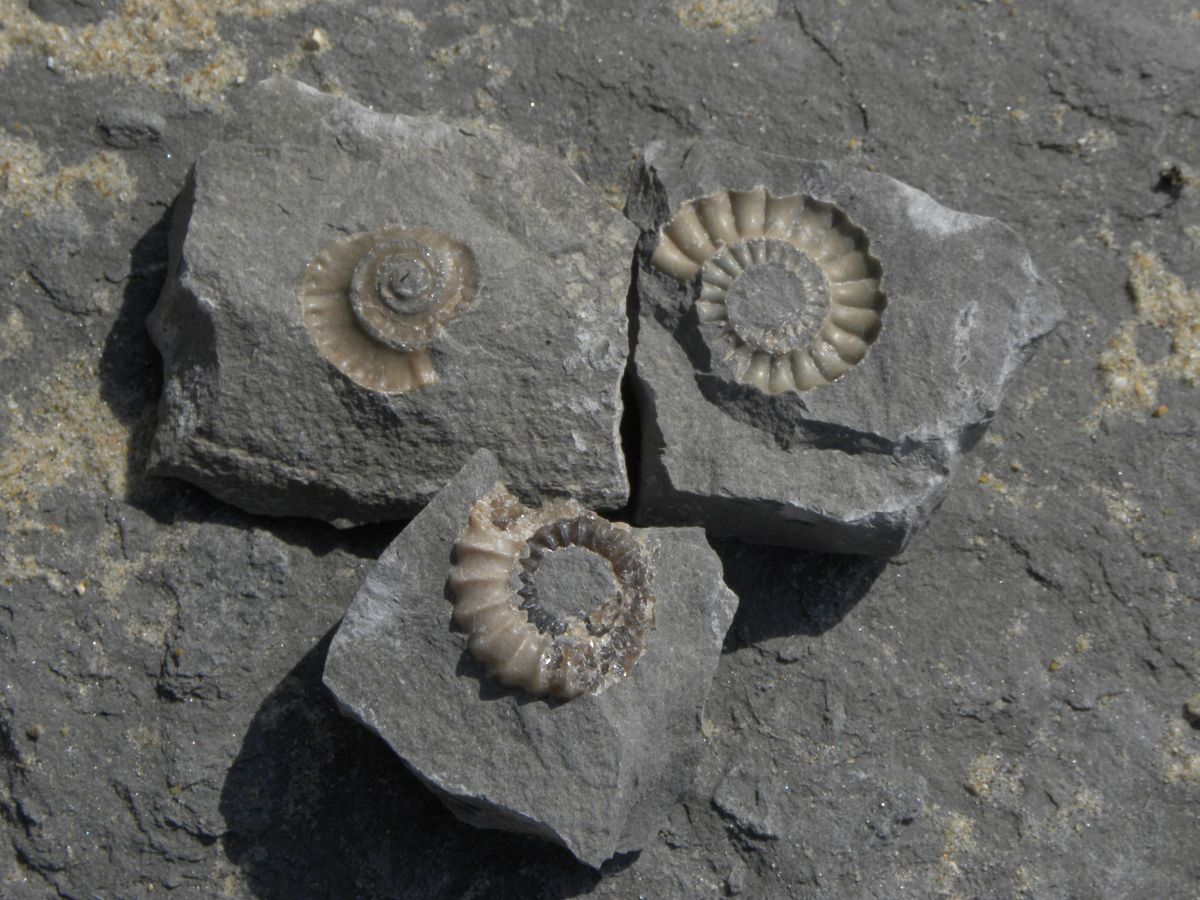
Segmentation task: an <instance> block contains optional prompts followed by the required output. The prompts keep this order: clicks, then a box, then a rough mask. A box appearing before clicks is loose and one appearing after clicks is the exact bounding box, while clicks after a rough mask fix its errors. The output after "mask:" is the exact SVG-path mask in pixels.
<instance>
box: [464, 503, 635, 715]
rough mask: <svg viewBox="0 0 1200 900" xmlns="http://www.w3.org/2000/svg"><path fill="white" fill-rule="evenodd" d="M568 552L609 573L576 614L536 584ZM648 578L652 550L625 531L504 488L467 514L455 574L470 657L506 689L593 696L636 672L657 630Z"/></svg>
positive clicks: (576, 508) (573, 508)
mask: <svg viewBox="0 0 1200 900" xmlns="http://www.w3.org/2000/svg"><path fill="white" fill-rule="evenodd" d="M570 553H581V554H584V555H586V556H588V557H589V558H590V561H591V562H593V563H596V564H598V565H599V566H600V567H601V568H602V569H603V572H604V573H605V575H606V576H610V579H606V580H607V584H606V585H605V584H600V586H599V587H597V588H596V593H595V595H594V596H590V597H587V598H586V603H585V604H584V605H583V606H582V607H581V608H576V609H571V608H564V607H563V606H562V605H561V602H562V600H563V598H561V597H547V596H544V593H543V590H542V586H541V583H540V581H541V579H540V578H539V575H540V574H541V572H542V570H543V568H544V567H547V566H549V565H550V564H551V563H552V562H553V561H554V560H555V557H556V556H558V555H562V556H566V555H567V554H570ZM650 582H651V571H650V561H649V553H648V551H647V549H646V548H645V547H644V546H643V545H642V543H641V542H640V541H639V540H638V539H637V538H636V537H635V536H634V534H633V533H632V531H631V530H630V529H629V528H628V526H625V525H622V524H619V523H613V522H609V521H607V520H606V519H604V518H602V517H600V516H598V515H597V514H596V513H594V512H590V511H588V510H586V509H584V508H583V507H582V506H580V505H579V504H578V503H577V502H575V501H574V500H556V501H552V502H551V503H548V504H546V505H545V506H542V507H540V508H537V509H531V508H529V507H526V506H524V505H522V504H521V503H520V501H518V500H517V499H516V498H514V497H513V496H512V495H511V494H509V493H508V491H507V490H505V489H504V488H503V487H502V486H500V485H497V487H496V488H495V490H493V491H492V492H491V493H489V494H488V495H487V496H485V497H483V498H482V499H480V500H479V501H478V502H477V503H476V504H475V505H474V506H473V507H472V508H471V511H470V513H469V515H468V517H467V525H466V527H465V528H464V529H463V532H462V534H461V535H460V536H459V539H458V543H457V544H456V545H455V565H454V567H453V569H452V570H451V573H450V589H451V591H452V593H453V596H454V620H455V621H456V622H457V623H458V624H459V625H460V626H461V627H462V628H463V630H464V631H466V632H467V635H468V641H467V647H468V649H469V650H470V652H471V655H472V656H474V657H475V658H476V659H477V660H479V662H481V663H483V665H484V666H486V667H487V669H488V670H489V671H490V672H491V674H492V675H493V676H495V677H496V678H497V679H499V680H500V681H501V682H502V683H504V684H506V685H509V686H510V687H519V688H521V689H523V690H525V691H526V692H528V693H530V694H533V695H535V696H541V695H549V696H554V697H562V698H572V697H577V696H579V695H580V694H583V693H597V692H599V691H601V690H604V689H605V688H606V687H608V686H609V685H611V684H613V683H615V682H616V681H618V680H620V679H621V678H622V677H624V676H625V675H628V674H629V673H630V672H631V671H632V670H633V668H634V666H635V665H636V663H637V661H638V659H639V658H640V657H641V655H642V653H643V652H644V651H645V649H646V643H647V639H648V637H649V633H650V631H651V630H652V629H653V627H654V597H653V595H652V593H651V590H650ZM583 583H584V584H586V582H583ZM580 584H581V583H580V582H579V581H577V582H576V587H577V588H578V587H580ZM592 584H597V582H592Z"/></svg>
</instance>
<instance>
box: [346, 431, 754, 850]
mask: <svg viewBox="0 0 1200 900" xmlns="http://www.w3.org/2000/svg"><path fill="white" fill-rule="evenodd" d="M503 477H504V476H503V473H502V471H501V469H500V467H499V466H498V465H497V462H496V457H495V456H494V455H493V454H492V453H491V452H490V451H486V450H480V451H479V452H478V453H477V454H476V455H475V456H473V457H472V458H471V460H470V461H469V462H468V463H467V465H466V466H464V467H463V469H462V471H461V472H460V473H459V474H458V475H457V476H456V477H455V478H454V479H453V480H452V481H451V482H450V483H449V484H448V485H447V486H446V488H445V490H443V491H442V492H441V493H440V494H438V496H437V497H436V498H435V499H434V500H433V501H432V502H431V503H430V504H429V505H428V506H427V507H426V508H425V509H424V510H423V511H422V512H421V513H420V515H418V516H417V518H416V519H414V520H413V521H412V522H411V523H410V524H409V525H408V527H407V528H405V530H404V531H403V532H401V534H400V535H399V537H397V538H396V540H395V541H394V542H393V543H392V544H391V545H390V546H389V547H388V548H387V550H385V551H384V553H383V555H382V556H381V557H380V560H379V563H378V564H377V565H376V566H375V567H374V569H372V571H371V572H370V574H369V575H368V576H367V579H366V581H365V582H364V584H363V586H362V588H361V589H360V590H359V592H358V594H357V595H356V596H355V598H354V601H353V603H351V605H350V609H349V610H348V611H347V613H346V616H345V618H344V619H343V620H342V624H341V626H340V628H339V629H338V632H337V634H336V636H335V637H334V639H333V642H332V644H331V646H330V648H329V655H328V657H327V661H326V664H325V684H326V685H327V686H328V687H329V689H330V690H331V691H332V692H333V694H334V697H335V698H336V700H337V702H338V704H339V705H340V706H341V707H342V709H343V711H344V712H346V713H347V714H349V715H350V716H352V717H354V718H355V719H358V720H359V721H360V722H362V723H363V724H364V725H365V726H366V727H368V728H369V729H371V730H372V731H374V732H375V733H376V734H378V735H379V736H380V737H382V738H383V740H384V741H386V742H387V744H388V745H389V746H390V747H391V748H392V749H393V750H395V752H396V753H397V754H399V755H400V756H401V757H402V758H403V759H404V761H405V762H406V763H407V765H408V766H409V768H410V769H411V770H412V771H413V772H414V773H416V775H417V776H418V777H419V778H420V779H421V780H422V781H424V782H425V783H426V784H427V785H428V786H429V787H430V788H431V789H432V790H433V791H434V792H435V793H437V794H438V795H439V796H440V797H441V798H442V800H443V801H444V802H445V804H446V805H447V806H448V807H449V808H450V810H451V811H452V812H454V814H455V815H456V816H458V817H459V818H461V819H463V820H464V821H467V822H470V823H471V824H473V825H478V826H482V827H487V828H499V829H502V830H506V831H513V832H523V833H528V834H535V835H539V836H541V837H544V838H546V839H549V840H551V841H554V842H556V843H559V844H562V845H563V846H565V847H566V848H567V849H568V850H570V851H571V852H572V853H573V854H575V856H576V857H578V858H579V859H580V860H582V861H583V862H585V863H588V864H589V865H591V866H595V867H599V866H600V865H601V864H602V863H603V862H604V861H605V860H607V859H609V858H610V857H612V856H613V855H614V854H616V853H619V852H623V851H631V850H637V849H640V848H641V847H643V846H644V845H645V844H646V842H647V841H649V840H651V839H652V838H653V837H654V835H655V834H656V833H657V831H658V827H659V825H660V824H661V823H662V820H663V818H664V817H665V815H666V813H667V811H668V810H669V809H670V808H671V807H672V806H673V805H674V804H675V803H676V802H677V801H678V799H679V798H680V796H681V795H682V794H683V792H684V790H685V789H686V788H687V786H688V784H689V783H690V781H691V777H692V772H693V770H694V768H695V765H696V762H697V760H698V759H699V756H700V753H701V750H702V746H703V738H702V735H701V731H700V722H701V717H702V713H703V707H704V701H705V699H706V697H707V696H708V693H709V689H710V687H711V683H712V677H713V673H714V672H715V671H716V666H717V660H718V658H719V656H720V652H721V645H722V641H723V640H724V637H725V632H726V630H727V629H728V628H729V624H730V622H731V621H732V620H733V614H734V612H735V610H736V608H737V598H736V597H735V596H734V595H733V593H732V592H731V591H730V590H729V589H728V588H727V587H726V586H725V583H724V582H723V580H722V569H721V563H720V560H719V559H718V557H717V555H716V554H715V553H714V552H713V550H712V549H711V548H710V547H709V545H708V543H707V541H706V540H705V538H704V534H703V532H702V531H701V530H700V529H698V528H667V529H649V530H647V531H644V532H641V534H640V540H641V541H642V543H643V544H645V545H646V546H647V547H648V548H649V549H650V551H651V552H650V557H649V558H650V562H649V566H650V569H651V571H652V575H651V589H652V591H653V593H654V628H653V630H652V631H651V632H650V634H649V636H648V638H647V646H646V650H645V652H644V653H643V654H642V656H641V657H640V658H639V659H638V660H637V663H636V665H634V666H633V670H632V673H631V674H628V675H626V676H625V677H624V678H622V679H621V680H620V681H619V682H617V683H616V684H613V685H612V686H610V687H607V688H605V689H604V690H602V691H600V692H597V693H586V694H583V695H581V696H578V697H575V698H574V699H571V700H567V701H562V700H553V699H550V700H547V699H542V698H534V697H532V696H530V695H529V694H527V693H525V692H524V691H522V690H519V689H517V688H508V687H504V686H503V685H501V684H500V683H499V681H497V680H495V679H493V678H492V677H491V676H489V675H488V674H487V673H486V672H485V670H484V668H483V667H482V666H481V665H480V664H479V663H478V662H477V661H476V660H475V659H474V658H473V657H472V656H471V655H470V653H469V651H468V649H467V640H466V635H465V634H463V633H462V631H461V630H460V629H458V628H456V627H455V626H453V625H452V624H451V623H452V621H453V618H452V606H451V602H450V599H449V587H448V578H449V575H450V563H451V558H452V555H453V552H454V546H455V542H456V541H457V540H458V538H459V534H460V532H461V531H462V529H463V526H464V524H465V523H466V521H467V515H468V513H469V512H470V510H471V508H472V506H473V505H474V504H475V503H476V502H477V501H478V500H479V499H480V498H481V497H484V496H485V495H487V494H489V493H490V492H491V491H493V490H494V489H495V486H496V483H497V481H498V480H503ZM542 588H543V589H552V590H553V591H554V592H557V593H558V594H559V595H560V596H559V597H558V603H559V605H560V606H564V607H571V606H575V605H581V606H588V605H591V603H592V602H594V596H595V595H594V591H595V590H596V580H595V578H594V573H592V572H590V571H589V570H588V569H586V568H584V567H574V566H563V567H561V570H560V571H559V572H558V573H557V575H556V577H554V578H553V579H551V580H549V581H548V583H547V584H545V585H543V586H542ZM546 592H547V593H549V591H546Z"/></svg>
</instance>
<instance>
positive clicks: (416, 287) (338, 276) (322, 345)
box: [300, 226, 478, 394]
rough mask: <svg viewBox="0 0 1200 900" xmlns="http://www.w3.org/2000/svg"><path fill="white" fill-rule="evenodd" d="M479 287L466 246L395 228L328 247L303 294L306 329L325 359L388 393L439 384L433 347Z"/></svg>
mask: <svg viewBox="0 0 1200 900" xmlns="http://www.w3.org/2000/svg"><path fill="white" fill-rule="evenodd" d="M477 287H478V274H477V271H476V266H475V256H474V254H473V253H472V252H471V250H470V248H469V247H467V245H466V244H463V243H462V242H460V241H457V240H455V239H454V238H452V237H450V236H449V235H447V234H443V233H442V232H440V231H435V230H433V229H432V228H401V227H398V226H388V227H385V228H377V229H376V230H374V231H367V232H361V233H359V234H355V235H351V236H350V237H347V238H343V239H341V240H338V241H335V242H333V243H332V244H329V245H328V246H326V247H325V248H324V249H323V250H321V252H320V253H318V254H317V256H316V257H315V258H314V259H313V260H312V261H311V262H310V263H309V264H308V266H307V268H306V270H305V273H304V281H303V283H302V284H301V287H300V308H301V315H302V316H303V319H304V327H305V328H307V329H308V333H309V335H310V337H311V338H312V341H313V343H314V344H315V345H316V348H317V350H318V351H320V353H321V355H322V356H323V357H325V359H327V360H329V362H331V363H333V364H334V365H335V366H336V367H337V368H338V369H339V370H340V371H341V372H342V373H343V374H344V375H346V376H347V377H349V378H350V379H351V380H352V381H354V382H355V383H356V384H359V385H361V386H362V387H365V388H368V389H370V390H372V391H380V392H382V393H387V394H396V393H402V392H404V391H411V390H414V389H416V388H420V387H424V386H425V385H428V384H432V383H434V382H435V381H437V373H436V372H434V370H433V363H432V361H431V359H430V357H429V349H428V345H429V342H430V341H431V340H432V339H433V337H434V336H435V335H436V334H437V332H438V329H439V328H441V326H442V325H444V324H445V323H446V322H449V321H450V320H451V319H453V318H455V317H457V316H459V315H461V314H462V312H463V311H464V310H465V309H466V308H467V307H468V306H469V305H470V303H471V301H472V300H473V299H474V297H475V292H476V289H477Z"/></svg>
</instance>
